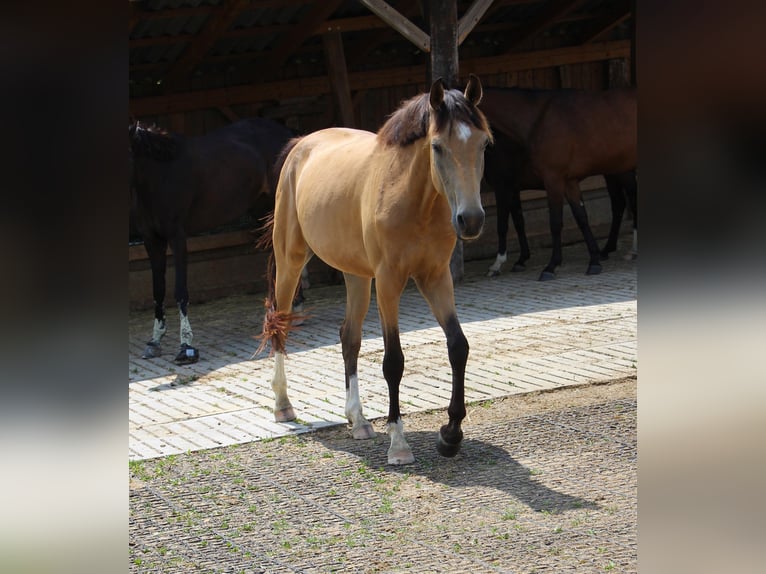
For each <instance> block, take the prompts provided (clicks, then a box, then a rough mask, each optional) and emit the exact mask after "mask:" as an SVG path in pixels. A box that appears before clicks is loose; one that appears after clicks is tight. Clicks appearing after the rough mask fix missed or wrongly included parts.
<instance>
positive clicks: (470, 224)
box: [456, 209, 484, 240]
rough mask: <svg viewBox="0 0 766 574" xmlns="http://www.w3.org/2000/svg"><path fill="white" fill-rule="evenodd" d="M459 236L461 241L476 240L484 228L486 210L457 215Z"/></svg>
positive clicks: (464, 212)
mask: <svg viewBox="0 0 766 574" xmlns="http://www.w3.org/2000/svg"><path fill="white" fill-rule="evenodd" d="M456 222H457V234H458V237H459V238H460V239H463V240H470V239H476V238H477V237H478V236H479V235H480V234H481V229H482V227H484V210H483V209H479V210H476V211H463V212H460V213H458V214H457V218H456Z"/></svg>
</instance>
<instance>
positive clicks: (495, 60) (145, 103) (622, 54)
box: [130, 40, 631, 118]
mask: <svg viewBox="0 0 766 574" xmlns="http://www.w3.org/2000/svg"><path fill="white" fill-rule="evenodd" d="M630 49H631V42H630V41H629V40H620V41H615V42H600V43H591V44H587V45H583V46H574V47H568V48H555V49H552V50H537V51H533V52H522V53H516V54H505V55H501V56H494V57H491V58H476V59H468V60H461V62H460V75H461V77H464V76H466V75H467V74H468V73H474V74H478V75H479V76H485V75H490V74H498V73H508V72H514V71H520V70H531V69H536V68H546V67H555V66H561V65H566V64H580V63H583V62H595V61H602V60H609V59H612V58H627V57H629V56H630ZM348 80H349V85H350V89H351V90H352V91H357V90H365V89H371V88H382V87H387V86H400V85H408V84H418V85H422V83H423V80H424V78H423V68H422V66H408V67H403V68H394V69H386V70H375V71H366V72H356V73H350V74H349V75H348ZM328 93H330V82H329V79H328V78H327V76H321V77H312V78H301V79H295V80H283V81H276V82H269V83H266V84H250V85H244V86H233V87H228V88H217V89H210V90H198V91H194V92H186V93H179V94H171V95H166V96H155V97H148V98H137V99H133V100H131V102H130V112H131V114H132V115H134V116H136V117H139V118H141V117H145V116H152V115H161V114H167V113H171V112H182V111H190V110H198V109H206V108H211V107H218V108H220V107H222V106H234V105H238V104H252V103H253V102H259V101H265V100H273V99H283V98H289V97H297V96H308V95H313V96H316V95H321V94H328Z"/></svg>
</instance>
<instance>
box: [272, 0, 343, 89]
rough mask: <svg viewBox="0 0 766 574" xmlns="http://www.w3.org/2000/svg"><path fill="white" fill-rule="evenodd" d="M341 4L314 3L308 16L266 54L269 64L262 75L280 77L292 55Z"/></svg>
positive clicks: (331, 1) (339, 0) (336, 0)
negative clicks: (281, 70) (280, 70)
mask: <svg viewBox="0 0 766 574" xmlns="http://www.w3.org/2000/svg"><path fill="white" fill-rule="evenodd" d="M341 3H342V0H324V1H323V2H316V3H314V5H313V6H312V8H311V9H310V10H309V12H308V14H305V15H304V16H303V17H301V19H300V21H299V22H298V23H297V24H295V25H294V26H292V28H291V31H290V32H289V33H288V34H282V35H281V37H280V38H279V39H278V40H277V44H276V46H275V47H274V49H273V50H270V51H268V52H265V53H264V58H265V59H267V60H268V63H267V64H266V65H265V66H263V67H262V71H261V75H263V76H264V77H274V76H278V73H277V72H278V71H279V69H280V68H281V67H282V66H283V65H284V64H285V62H286V61H287V59H288V58H289V57H290V54H292V53H293V52H294V51H295V50H296V49H297V48H299V47H300V46H301V44H303V43H304V42H305V41H306V40H307V39H308V38H310V37H311V36H313V35H314V31H315V30H316V29H317V26H319V25H320V24H321V23H322V22H324V21H325V20H326V19H327V18H328V17H329V16H330V15H331V14H332V13H333V12H335V11H336V10H337V9H338V6H340V4H341Z"/></svg>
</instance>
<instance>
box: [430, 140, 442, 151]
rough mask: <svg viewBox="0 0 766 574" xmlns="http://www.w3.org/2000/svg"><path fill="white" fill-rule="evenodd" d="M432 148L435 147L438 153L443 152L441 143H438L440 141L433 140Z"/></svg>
mask: <svg viewBox="0 0 766 574" xmlns="http://www.w3.org/2000/svg"><path fill="white" fill-rule="evenodd" d="M431 148H432V149H433V150H434V151H435V152H436V153H442V151H443V149H442V146H441V144H438V143H436V142H433V143H432V144H431Z"/></svg>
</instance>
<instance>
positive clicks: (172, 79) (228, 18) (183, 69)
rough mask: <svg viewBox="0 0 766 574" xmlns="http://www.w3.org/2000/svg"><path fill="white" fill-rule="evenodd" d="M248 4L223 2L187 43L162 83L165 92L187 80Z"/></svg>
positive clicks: (245, 0)
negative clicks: (220, 7) (219, 8)
mask: <svg viewBox="0 0 766 574" xmlns="http://www.w3.org/2000/svg"><path fill="white" fill-rule="evenodd" d="M249 4H250V2H249V0H225V2H224V4H223V7H222V9H221V10H220V11H218V12H215V13H214V15H212V16H210V17H209V18H208V22H207V24H206V25H205V27H204V28H203V29H202V31H201V32H200V33H199V34H198V35H197V36H196V37H195V39H194V40H193V41H191V42H190V43H189V45H188V46H187V48H186V50H184V52H183V54H182V55H181V57H180V58H179V59H178V60H177V61H176V63H175V64H173V67H172V68H170V70H169V71H168V74H167V76H166V78H165V82H164V83H165V91H166V92H169V91H175V90H177V89H178V88H179V87H180V86H181V85H182V84H183V83H184V82H186V81H187V80H188V79H189V77H190V76H191V73H192V72H193V71H194V68H196V67H197V65H198V64H199V63H200V62H201V61H202V59H203V58H204V57H205V54H207V52H208V51H209V50H210V48H212V47H213V45H214V44H215V42H216V41H217V40H218V38H220V36H221V34H222V33H223V32H225V31H226V30H227V29H228V28H229V26H231V23H232V22H233V21H234V20H235V19H236V18H237V16H238V15H239V13H240V12H241V11H242V10H244V9H245V8H246V7H247V6H248V5H249Z"/></svg>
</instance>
